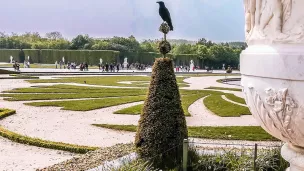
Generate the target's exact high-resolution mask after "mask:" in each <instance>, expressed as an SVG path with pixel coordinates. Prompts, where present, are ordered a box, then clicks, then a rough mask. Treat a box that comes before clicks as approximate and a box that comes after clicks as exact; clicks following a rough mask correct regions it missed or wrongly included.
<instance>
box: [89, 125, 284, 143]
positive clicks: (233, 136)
mask: <svg viewBox="0 0 304 171" xmlns="http://www.w3.org/2000/svg"><path fill="white" fill-rule="evenodd" d="M93 125H94V126H97V127H102V128H107V129H113V130H121V131H129V132H136V131H137V126H135V125H108V124H93ZM188 133H189V134H188V135H189V136H190V137H194V138H206V139H223V140H248V141H279V140H278V139H276V138H274V137H273V136H271V135H270V134H268V133H267V132H266V131H264V130H263V129H262V128H261V127H259V126H225V127H210V126H200V127H193V126H191V127H188Z"/></svg>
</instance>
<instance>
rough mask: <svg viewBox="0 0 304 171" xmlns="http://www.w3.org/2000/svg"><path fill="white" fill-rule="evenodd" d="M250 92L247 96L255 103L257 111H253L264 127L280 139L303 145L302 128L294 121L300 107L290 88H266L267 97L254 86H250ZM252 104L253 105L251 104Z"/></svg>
mask: <svg viewBox="0 0 304 171" xmlns="http://www.w3.org/2000/svg"><path fill="white" fill-rule="evenodd" d="M249 89H250V93H246V96H247V98H248V99H249V98H250V99H251V100H252V102H253V103H254V104H253V106H254V107H255V110H256V111H257V113H255V112H252V113H253V114H254V115H255V117H256V118H257V119H258V120H259V121H260V123H261V124H262V126H263V127H264V129H266V130H267V131H268V132H269V133H271V134H272V135H274V136H275V137H276V138H278V139H282V140H284V141H286V142H289V143H291V144H293V145H297V146H303V145H304V142H303V139H301V138H300V139H299V137H304V135H302V133H301V131H300V130H299V129H300V128H298V127H296V126H295V125H294V124H293V123H294V122H296V121H295V119H296V118H297V115H298V112H299V107H298V106H297V104H296V103H295V101H294V99H293V98H292V97H291V96H290V95H289V94H288V89H287V88H284V89H280V90H278V91H276V90H275V89H273V88H268V89H266V90H265V94H266V96H265V98H264V100H262V98H261V96H260V95H259V93H258V92H257V91H255V90H254V88H253V87H250V88H249ZM250 106H252V105H250Z"/></svg>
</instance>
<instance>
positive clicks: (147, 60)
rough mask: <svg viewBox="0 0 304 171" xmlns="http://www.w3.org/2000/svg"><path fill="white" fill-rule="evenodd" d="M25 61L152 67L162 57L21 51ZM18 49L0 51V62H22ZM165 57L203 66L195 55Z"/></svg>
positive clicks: (138, 53) (107, 52) (51, 50)
mask: <svg viewBox="0 0 304 171" xmlns="http://www.w3.org/2000/svg"><path fill="white" fill-rule="evenodd" d="M23 52H24V56H25V59H26V60H27V57H28V56H30V63H44V64H54V63H55V62H56V61H57V62H58V63H59V61H61V60H62V57H63V56H64V58H65V63H67V62H68V61H70V62H74V61H75V62H77V63H81V62H87V63H88V64H93V65H94V64H95V65H97V64H98V63H99V59H100V58H102V60H103V63H104V64H105V63H114V62H119V63H123V62H124V58H125V57H127V58H128V63H129V64H131V63H136V62H138V63H142V64H148V65H153V63H154V61H155V58H160V57H162V55H161V54H160V53H155V52H119V51H113V50H53V49H42V50H39V49H23ZM19 53H20V50H19V49H0V62H9V60H10V56H13V57H14V59H15V60H17V61H18V62H23V60H22V59H21V58H20V54H19ZM167 57H169V58H171V59H173V61H174V64H175V65H188V66H189V65H190V60H193V61H194V64H195V65H198V66H200V67H202V66H203V60H201V59H199V57H198V56H197V55H195V54H180V55H173V54H167Z"/></svg>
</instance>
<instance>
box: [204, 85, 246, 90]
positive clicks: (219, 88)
mask: <svg viewBox="0 0 304 171" xmlns="http://www.w3.org/2000/svg"><path fill="white" fill-rule="evenodd" d="M205 89H213V90H229V91H242V89H240V88H225V87H213V86H211V87H207V88H205Z"/></svg>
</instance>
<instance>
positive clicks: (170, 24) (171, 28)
mask: <svg viewBox="0 0 304 171" xmlns="http://www.w3.org/2000/svg"><path fill="white" fill-rule="evenodd" d="M168 25H169V27H170V31H173V25H172V23H171V22H169V23H168Z"/></svg>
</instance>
